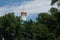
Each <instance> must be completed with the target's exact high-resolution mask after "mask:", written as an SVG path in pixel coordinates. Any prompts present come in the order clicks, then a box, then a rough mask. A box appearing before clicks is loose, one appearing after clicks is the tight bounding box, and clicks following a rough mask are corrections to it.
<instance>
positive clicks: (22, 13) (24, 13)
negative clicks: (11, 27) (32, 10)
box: [21, 4, 27, 21]
mask: <svg viewBox="0 0 60 40" xmlns="http://www.w3.org/2000/svg"><path fill="white" fill-rule="evenodd" d="M26 16H27V12H26V11H25V4H23V10H22V12H21V20H22V21H26Z"/></svg>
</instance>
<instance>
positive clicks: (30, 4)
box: [0, 0, 51, 20]
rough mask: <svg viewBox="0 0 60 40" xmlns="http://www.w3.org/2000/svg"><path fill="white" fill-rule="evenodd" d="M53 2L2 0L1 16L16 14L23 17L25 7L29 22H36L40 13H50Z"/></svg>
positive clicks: (0, 6) (0, 0)
mask: <svg viewBox="0 0 60 40" xmlns="http://www.w3.org/2000/svg"><path fill="white" fill-rule="evenodd" d="M50 3H51V0H0V16H2V15H5V14H7V13H9V12H14V13H15V15H16V16H20V15H21V11H22V9H23V5H24V4H25V10H26V11H27V20H29V19H33V20H35V19H36V17H37V15H38V13H40V12H48V10H49V9H50V8H51V5H50Z"/></svg>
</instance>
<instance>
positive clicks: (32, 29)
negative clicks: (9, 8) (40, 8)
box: [0, 8, 60, 40]
mask: <svg viewBox="0 0 60 40" xmlns="http://www.w3.org/2000/svg"><path fill="white" fill-rule="evenodd" d="M49 12H50V13H40V14H38V17H37V18H36V22H34V21H33V20H32V19H30V20H29V21H25V22H24V23H23V24H22V21H21V20H20V17H18V16H15V15H14V13H8V14H5V15H4V16H1V17H0V39H1V40H2V38H4V39H5V40H60V12H59V11H58V9H56V8H51V9H50V10H49Z"/></svg>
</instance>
